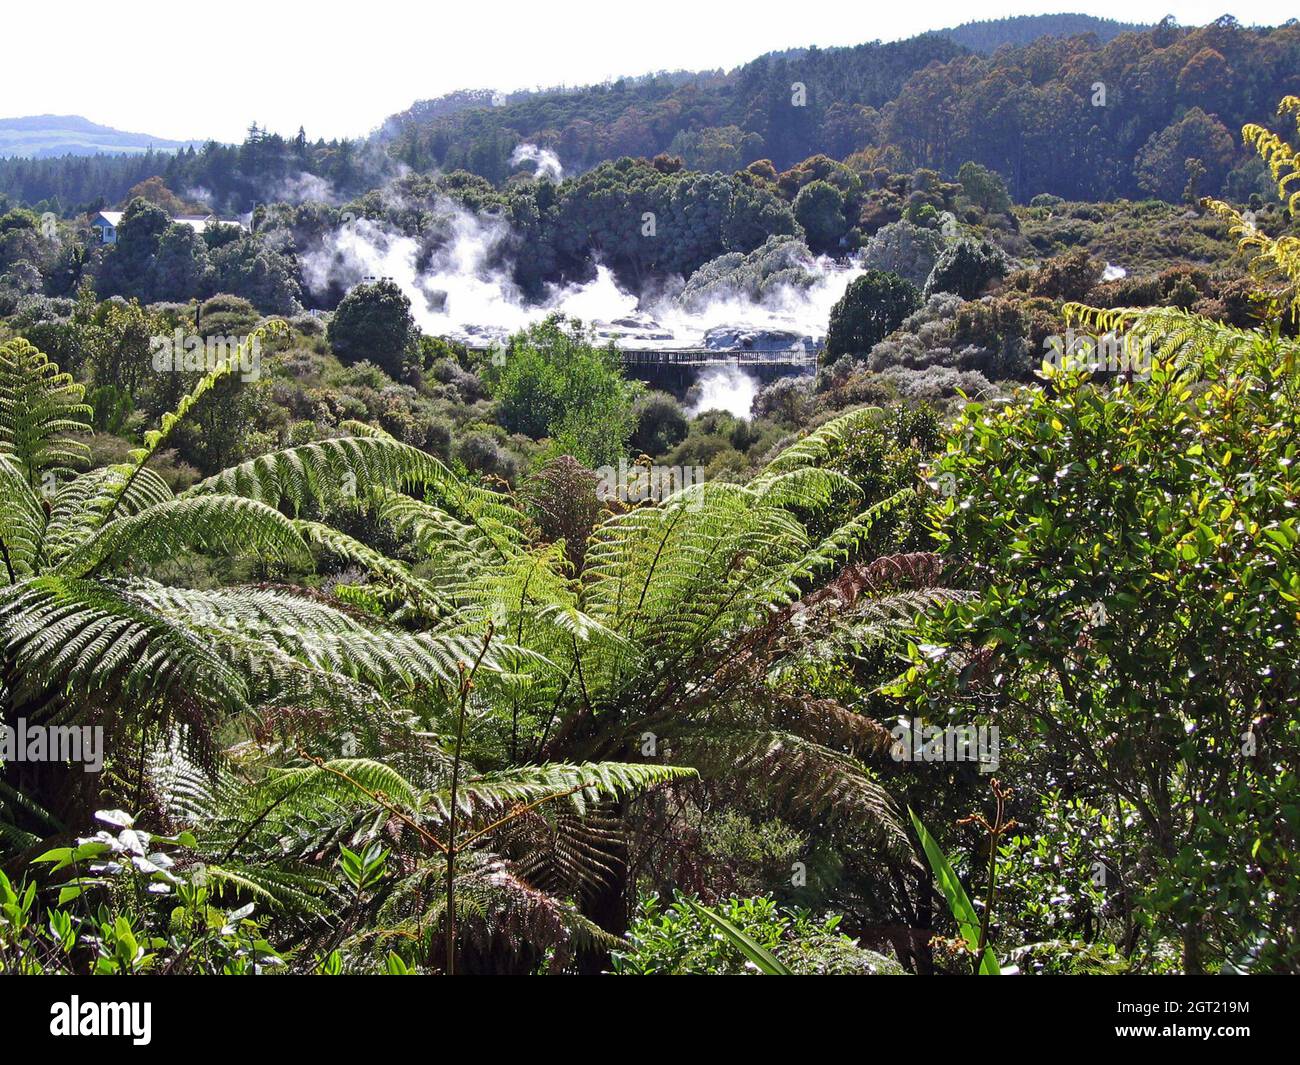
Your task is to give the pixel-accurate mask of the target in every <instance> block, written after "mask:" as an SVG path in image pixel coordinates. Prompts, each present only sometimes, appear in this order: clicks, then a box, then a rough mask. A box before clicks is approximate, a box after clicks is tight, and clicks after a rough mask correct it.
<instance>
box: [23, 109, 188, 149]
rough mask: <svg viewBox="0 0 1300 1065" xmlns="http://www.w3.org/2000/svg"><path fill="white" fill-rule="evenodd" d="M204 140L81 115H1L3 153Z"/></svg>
mask: <svg viewBox="0 0 1300 1065" xmlns="http://www.w3.org/2000/svg"><path fill="white" fill-rule="evenodd" d="M202 143H203V142H202V141H173V140H168V139H167V138H165V137H153V136H150V135H149V134H147V133H124V132H123V131H122V130H120V129H113V127H112V126H101V125H100V124H99V123H98V122H91V121H90V120H89V119H86V118H82V117H81V116H80V115H30V116H27V117H25V118H0V156H22V157H25V158H31V159H48V158H51V157H53V156H60V155H137V154H140V153H141V152H145V151H148V150H149V149H150V148H152V149H154V150H155V151H174V150H176V149H178V148H185V147H187V146H189V145H191V144H195V145H199V144H202Z"/></svg>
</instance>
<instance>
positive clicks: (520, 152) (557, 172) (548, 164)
mask: <svg viewBox="0 0 1300 1065" xmlns="http://www.w3.org/2000/svg"><path fill="white" fill-rule="evenodd" d="M520 163H532V164H533V165H534V167H535V168H536V169H534V170H533V177H535V178H546V179H547V180H548V181H554V182H555V183H556V184H559V182H560V179H561V178H562V177H564V167H562V166H561V165H560V157H559V156H558V155H556V154H555V153H554V152H553V151H550V150H549V149H547V148H539V147H538V146H537V145H536V144H519V145H516V146H515V150H514V151H513V152H511V153H510V165H511V166H518V165H519V164H520Z"/></svg>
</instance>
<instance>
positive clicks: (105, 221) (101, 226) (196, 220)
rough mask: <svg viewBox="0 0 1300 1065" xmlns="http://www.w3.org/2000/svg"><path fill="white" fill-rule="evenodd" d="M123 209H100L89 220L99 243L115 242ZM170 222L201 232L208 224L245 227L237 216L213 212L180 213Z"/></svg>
mask: <svg viewBox="0 0 1300 1065" xmlns="http://www.w3.org/2000/svg"><path fill="white" fill-rule="evenodd" d="M125 213H126V212H125V211H100V212H99V213H98V214H97V215H95V217H94V218H93V219H92V220H91V223H90V224H91V226H92V227H93V228H94V229H97V230H99V243H100V244H116V243H117V228H118V226H120V225H121V224H122V215H124V214H125ZM172 222H174V223H176V224H178V225H186V226H189V227H190V228H191V229H193V230H194V231H195V232H197V233H202V232H203V231H204V230H205V229H207V228H208V226H212V225H223V226H239V228H240V229H243V228H245V227H244V223H243V222H241V221H240V220H239V219H238V218H218V217H217V216H216V215H214V214H210V215H181V216H180V217H179V218H173V219H172Z"/></svg>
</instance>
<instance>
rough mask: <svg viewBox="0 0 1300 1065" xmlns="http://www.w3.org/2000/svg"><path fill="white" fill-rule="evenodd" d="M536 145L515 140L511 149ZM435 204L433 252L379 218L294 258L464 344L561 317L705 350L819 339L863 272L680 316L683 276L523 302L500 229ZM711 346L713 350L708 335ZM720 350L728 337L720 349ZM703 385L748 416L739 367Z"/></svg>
mask: <svg viewBox="0 0 1300 1065" xmlns="http://www.w3.org/2000/svg"><path fill="white" fill-rule="evenodd" d="M532 147H533V146H531V145H521V146H520V148H519V149H516V153H518V152H519V151H521V150H523V149H528V148H532ZM539 151H540V150H539ZM544 154H549V153H544ZM524 157H525V156H521V158H524ZM526 157H527V158H529V159H532V158H533V157H532V156H531V155H530V156H526ZM536 161H537V164H538V171H539V172H541V171H542V170H544V169H546V168H547V167H548V166H549V162H548V161H546V160H544V159H542V158H540V157H539V158H537V159H536ZM556 166H558V160H557V161H556ZM434 207H435V210H436V212H437V214H438V216H439V217H440V218H441V219H442V226H441V229H440V240H439V242H438V243H437V244H436V245H435V246H433V247H432V248H430V247H429V246H427V244H426V245H422V244H421V243H420V242H419V241H417V240H416V239H414V238H412V237H409V236H406V235H404V234H402V233H400V232H397V231H395V230H393V229H390V228H388V227H387V226H385V225H382V224H380V223H376V222H373V221H371V220H369V219H364V218H362V219H357V220H355V221H352V222H348V223H347V224H345V225H344V226H342V227H340V228H339V229H337V230H335V231H334V232H333V233H331V234H329V235H328V236H327V237H326V239H325V240H324V242H323V243H322V244H321V245H320V246H319V247H317V248H316V249H315V250H314V251H311V252H309V253H307V254H305V255H304V256H302V258H301V260H300V262H301V266H302V270H303V278H304V280H305V281H306V283H307V286H308V287H309V288H310V289H311V290H312V291H313V292H314V293H316V294H317V295H318V296H324V295H325V294H326V293H327V292H328V291H329V289H330V288H331V286H338V287H342V288H350V287H351V286H353V285H356V284H358V283H360V282H361V281H363V280H364V279H365V278H367V277H372V278H373V277H384V278H389V279H391V280H392V281H393V282H394V283H395V284H396V285H397V286H398V287H399V288H401V290H402V291H403V292H404V293H405V294H406V296H407V298H408V299H410V301H411V312H412V314H413V316H414V317H415V320H416V323H417V324H418V325H419V327H420V328H421V330H423V331H424V332H425V333H427V334H429V335H431V336H445V337H449V338H453V339H457V340H461V341H464V342H467V343H470V344H476V345H484V346H486V345H488V344H491V343H495V342H497V341H499V340H501V339H504V338H505V337H506V336H508V335H509V334H511V333H514V332H517V331H518V330H520V329H523V328H525V327H527V326H528V325H530V324H532V323H534V322H538V321H540V320H541V319H543V318H544V317H545V316H546V315H548V314H551V313H554V312H559V313H562V314H565V315H568V316H570V317H573V318H578V319H581V320H582V321H583V322H585V323H587V324H589V325H591V326H592V327H593V328H594V329H595V330H596V333H597V335H598V336H599V337H600V338H601V339H609V340H613V341H614V342H615V343H616V344H618V345H619V346H621V347H630V348H643V349H651V348H666V349H671V348H682V347H699V346H703V345H704V344H705V342H706V339H707V334H709V332H710V331H711V330H715V331H716V330H720V329H722V327H725V331H726V332H727V333H728V334H733V333H734V334H736V336H737V337H742V336H743V335H745V334H748V335H750V336H756V337H759V338H760V341H761V337H762V335H763V334H767V333H785V334H793V335H795V336H797V337H800V338H808V339H809V340H810V341H811V340H814V339H820V338H821V337H823V336H824V335H825V332H826V323H827V321H828V320H829V318H830V311H831V307H832V306H833V305H834V304H835V302H836V300H838V299H839V298H840V297H841V296H842V295H843V294H844V290H845V288H846V287H847V285H848V284H849V282H850V281H852V280H853V279H854V278H855V277H856V276H858V275H859V274H860V273H861V272H862V271H861V268H860V267H858V266H856V265H847V266H846V265H843V264H839V263H836V262H834V261H833V260H830V259H817V260H814V261H812V262H810V263H807V264H805V266H806V268H807V269H808V270H809V271H810V272H811V273H812V274H813V275H814V278H815V279H814V282H813V284H812V285H810V286H808V287H806V288H803V287H799V286H797V285H786V286H781V287H779V288H777V289H776V290H775V291H773V292H771V293H769V294H768V295H767V296H766V297H765V298H764V299H763V300H762V301H761V302H756V301H755V300H753V299H751V298H749V297H748V296H747V295H745V294H742V293H740V292H737V291H723V292H721V293H719V294H716V295H714V296H712V297H711V298H710V299H709V300H708V302H707V303H706V304H705V305H703V306H700V305H699V304H698V303H696V304H694V305H693V306H692V308H691V309H690V310H687V309H685V308H684V307H682V306H681V305H680V303H679V302H678V301H677V299H676V298H675V292H676V291H680V288H681V281H680V279H679V280H678V282H677V285H676V287H675V290H673V292H672V293H671V294H670V293H669V292H665V291H663V290H661V291H659V292H657V293H645V294H642V295H641V296H637V295H635V294H633V293H630V292H627V291H625V290H624V289H622V288H620V287H619V285H618V284H617V282H616V281H615V279H614V275H613V274H612V272H611V271H610V270H609V269H608V268H606V267H604V266H598V267H597V270H596V276H595V277H594V278H593V279H592V280H590V281H588V282H585V283H581V284H571V285H556V286H552V287H551V288H550V289H549V290H548V291H547V293H546V296H545V298H544V299H542V300H541V301H540V302H532V303H530V302H528V301H526V300H525V299H524V296H523V294H522V293H521V292H520V290H519V288H518V286H517V285H515V283H514V281H513V280H512V278H511V271H510V255H509V252H510V249H511V247H512V244H511V233H510V229H509V227H508V226H507V225H506V223H504V222H502V221H500V220H498V219H495V218H491V217H485V216H480V215H476V214H473V213H472V212H470V211H468V210H466V209H464V208H463V207H461V206H460V205H458V204H456V203H455V202H453V201H452V200H450V199H446V198H441V199H439V200H438V201H437V203H436V204H435V205H434ZM714 346H719V342H718V341H717V340H716V339H715V340H714ZM728 346H729V345H728V344H727V343H726V342H725V341H724V342H722V343H721V345H720V350H725V349H726V348H727V347H728ZM735 346H743V345H742V344H737V345H735ZM700 385H701V386H702V396H701V401H700V403H699V404H697V409H701V410H703V409H725V410H729V411H731V412H732V413H735V414H737V415H740V416H748V413H749V405H750V402H751V401H752V400H753V397H754V395H755V393H756V392H757V389H758V384H757V382H755V381H754V380H753V379H752V378H751V377H749V376H747V375H746V374H744V373H743V372H740V371H738V370H736V368H735V367H731V368H728V369H725V370H724V369H722V368H719V369H718V370H710V371H708V372H706V373H705V374H704V375H703V376H702V378H701V381H700Z"/></svg>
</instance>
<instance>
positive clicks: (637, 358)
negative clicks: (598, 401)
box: [618, 348, 817, 368]
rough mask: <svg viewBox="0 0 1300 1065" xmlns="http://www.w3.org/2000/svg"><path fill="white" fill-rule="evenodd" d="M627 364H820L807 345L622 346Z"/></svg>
mask: <svg viewBox="0 0 1300 1065" xmlns="http://www.w3.org/2000/svg"><path fill="white" fill-rule="evenodd" d="M618 353H619V355H620V356H622V359H623V365H624V366H635V367H650V366H724V365H727V364H731V365H734V366H754V367H760V366H795V367H809V368H812V367H816V365H817V352H815V351H807V350H805V349H803V348H789V349H786V350H783V351H718V350H716V349H714V348H673V349H663V348H619V352H618Z"/></svg>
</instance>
